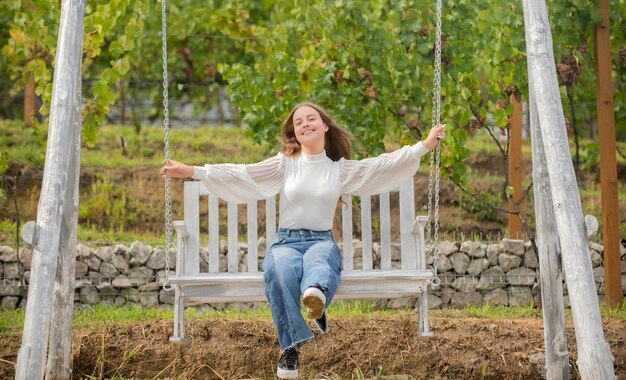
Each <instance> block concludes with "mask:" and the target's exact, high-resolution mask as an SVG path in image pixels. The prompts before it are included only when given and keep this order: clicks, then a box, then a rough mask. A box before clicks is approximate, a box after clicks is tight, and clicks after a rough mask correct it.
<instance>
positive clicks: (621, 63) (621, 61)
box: [617, 46, 626, 69]
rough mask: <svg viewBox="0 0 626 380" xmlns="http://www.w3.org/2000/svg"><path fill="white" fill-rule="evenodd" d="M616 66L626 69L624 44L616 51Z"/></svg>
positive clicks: (625, 47)
mask: <svg viewBox="0 0 626 380" xmlns="http://www.w3.org/2000/svg"><path fill="white" fill-rule="evenodd" d="M617 67H618V68H621V69H626V46H620V48H619V52H618V53H617Z"/></svg>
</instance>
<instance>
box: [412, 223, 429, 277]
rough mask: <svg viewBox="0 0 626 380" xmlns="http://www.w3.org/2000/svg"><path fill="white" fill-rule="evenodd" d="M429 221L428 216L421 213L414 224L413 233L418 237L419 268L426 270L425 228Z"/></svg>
mask: <svg viewBox="0 0 626 380" xmlns="http://www.w3.org/2000/svg"><path fill="white" fill-rule="evenodd" d="M426 223H428V216H426V215H420V216H418V217H416V218H415V225H414V226H413V234H414V235H415V238H416V239H417V269H418V270H425V269H426V265H427V264H428V263H427V260H426V246H425V244H424V228H425V226H426Z"/></svg>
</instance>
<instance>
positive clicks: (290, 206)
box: [193, 142, 428, 231]
mask: <svg viewBox="0 0 626 380" xmlns="http://www.w3.org/2000/svg"><path fill="white" fill-rule="evenodd" d="M427 152H428V149H427V148H426V147H425V146H424V144H422V143H421V142H419V143H417V144H415V145H412V146H411V145H407V146H405V147H403V148H400V149H398V150H396V151H394V152H391V153H384V154H381V155H380V156H378V157H372V158H366V159H363V160H346V159H343V158H342V159H340V160H339V161H332V160H331V159H330V158H329V157H328V156H326V152H325V151H324V152H322V153H320V154H317V155H310V154H306V153H304V152H301V153H300V154H299V155H297V156H293V157H287V156H285V155H284V154H282V153H278V154H277V155H276V156H274V157H271V158H268V159H267V160H265V161H262V162H259V163H255V164H213V165H204V166H194V170H193V178H194V179H198V180H201V181H202V182H203V183H204V185H205V186H206V187H207V189H208V190H209V191H210V192H212V193H214V194H216V195H218V196H219V197H220V198H222V199H225V200H227V201H229V202H236V203H247V202H250V201H256V200H261V199H265V198H269V197H271V196H273V195H276V194H278V193H280V218H279V227H281V228H291V229H300V228H304V229H310V230H317V231H322V230H330V229H331V228H332V226H333V216H334V213H335V207H336V206H337V201H338V200H339V197H340V196H341V195H342V194H351V195H371V194H375V193H381V192H385V191H389V190H393V189H394V188H396V187H398V186H399V185H400V184H401V183H403V182H405V181H406V180H407V179H408V178H410V177H412V176H413V175H414V174H415V172H416V171H417V168H418V166H419V163H420V158H421V157H422V156H423V155H424V154H426V153H427Z"/></svg>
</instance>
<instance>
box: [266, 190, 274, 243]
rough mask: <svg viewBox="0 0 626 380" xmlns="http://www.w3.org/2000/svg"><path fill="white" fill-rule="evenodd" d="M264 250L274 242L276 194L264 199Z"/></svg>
mask: <svg viewBox="0 0 626 380" xmlns="http://www.w3.org/2000/svg"><path fill="white" fill-rule="evenodd" d="M265 236H266V243H265V251H266V252H267V250H268V249H270V247H271V246H272V243H274V239H275V238H276V196H273V197H271V198H267V199H266V200H265Z"/></svg>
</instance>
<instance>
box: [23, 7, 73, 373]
mask: <svg viewBox="0 0 626 380" xmlns="http://www.w3.org/2000/svg"><path fill="white" fill-rule="evenodd" d="M84 16H85V0H64V1H63V3H62V5H61V21H60V23H59V25H60V26H59V37H58V42H57V50H56V52H57V54H56V63H55V71H54V81H53V86H52V102H51V107H50V125H49V128H48V146H47V149H46V161H45V162H46V163H45V167H44V175H43V182H42V189H41V197H40V199H39V206H38V208H37V228H36V230H37V239H36V245H35V246H34V251H33V262H32V273H31V275H32V277H31V283H30V286H29V289H28V301H27V303H26V318H25V321H24V331H23V334H22V346H21V348H20V350H19V351H18V357H17V363H16V366H15V368H16V371H15V378H16V379H18V380H24V379H42V378H43V376H44V368H45V365H46V354H47V352H48V338H49V333H50V323H51V316H52V300H53V291H55V284H54V279H55V276H56V275H57V269H58V263H59V261H60V260H59V251H60V250H65V249H68V250H69V249H71V248H70V247H69V245H71V244H72V238H71V236H75V230H76V224H75V221H76V219H75V216H74V212H75V210H76V208H77V207H78V199H77V192H76V190H75V189H76V186H77V183H76V182H74V181H77V180H78V179H77V178H72V177H73V172H75V170H76V169H77V168H76V167H75V166H73V164H75V163H76V162H77V161H76V160H77V157H76V149H77V147H76V146H72V144H73V143H75V137H76V136H77V133H80V132H79V131H80V124H81V114H80V107H81V104H80V102H79V100H80V88H81V87H80V77H81V66H82V46H83V35H84V28H83V22H84ZM73 195H76V198H75V199H73ZM72 223H73V225H72ZM62 224H65V225H66V226H65V227H62ZM71 251H72V253H73V252H74V249H71ZM61 265H62V266H63V265H65V263H64V262H62V263H61ZM64 269H65V268H61V270H62V271H63V273H65V272H66V269H65V270H64ZM72 277H73V274H72ZM57 289H59V288H57ZM72 292H73V289H72ZM72 306H73V305H72ZM70 326H71V323H70ZM65 328H67V327H65ZM62 333H63V334H65V335H68V336H69V338H70V339H71V334H72V330H71V328H70V329H69V330H65V331H63V332H62ZM57 352H58V351H57ZM67 354H68V357H67V360H69V353H67ZM64 360H65V359H64ZM67 368H68V369H69V366H68V367H67ZM67 377H68V378H69V373H68V374H67Z"/></svg>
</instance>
